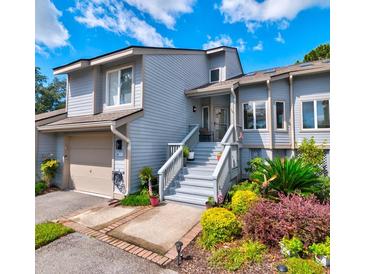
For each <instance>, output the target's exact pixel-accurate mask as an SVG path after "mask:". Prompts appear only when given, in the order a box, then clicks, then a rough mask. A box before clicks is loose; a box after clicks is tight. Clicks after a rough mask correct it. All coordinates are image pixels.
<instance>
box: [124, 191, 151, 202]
mask: <svg viewBox="0 0 365 274" xmlns="http://www.w3.org/2000/svg"><path fill="white" fill-rule="evenodd" d="M120 204H121V205H123V206H147V205H149V204H150V197H149V195H148V191H147V190H146V189H145V190H142V191H140V192H138V193H134V194H129V195H127V196H126V197H124V198H123V199H122V200H120Z"/></svg>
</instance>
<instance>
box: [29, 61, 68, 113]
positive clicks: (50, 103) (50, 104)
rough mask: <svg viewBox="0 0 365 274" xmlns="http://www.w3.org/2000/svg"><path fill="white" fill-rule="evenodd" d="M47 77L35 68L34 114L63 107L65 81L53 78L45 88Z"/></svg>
mask: <svg viewBox="0 0 365 274" xmlns="http://www.w3.org/2000/svg"><path fill="white" fill-rule="evenodd" d="M46 83H47V77H46V76H45V75H43V74H42V73H41V71H40V68H39V67H35V112H36V114H39V113H43V112H47V111H52V110H56V109H60V108H64V107H65V94H66V80H60V79H59V78H57V77H55V78H53V81H52V82H51V83H50V84H48V85H47V86H46Z"/></svg>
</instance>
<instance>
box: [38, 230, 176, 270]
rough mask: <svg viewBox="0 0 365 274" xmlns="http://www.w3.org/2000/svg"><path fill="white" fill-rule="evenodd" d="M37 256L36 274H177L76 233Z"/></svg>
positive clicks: (50, 245) (47, 246) (40, 250)
mask: <svg viewBox="0 0 365 274" xmlns="http://www.w3.org/2000/svg"><path fill="white" fill-rule="evenodd" d="M35 253H36V256H35V265H36V273H47V274H49V273H62V274H69V273H75V274H76V273H77V274H79V273H88V274H97V273H105V274H109V273H120V274H123V273H126V274H134V273H135V274H137V273H138V274H142V273H143V274H145V273H146V274H155V273H156V274H157V273H158V274H160V273H161V274H173V273H176V274H177V272H175V271H172V270H169V269H164V268H161V267H159V266H158V265H156V264H154V263H151V262H149V261H147V260H144V259H141V258H139V257H137V256H134V255H132V254H129V253H128V252H125V251H122V250H120V249H119V248H116V247H114V246H111V245H108V244H105V243H103V242H101V241H98V240H96V239H94V238H90V237H88V236H85V235H82V234H80V233H77V232H76V233H72V234H69V235H67V236H65V237H62V238H60V239H58V240H56V241H54V242H52V243H50V244H48V245H46V246H44V247H41V248H39V249H37V250H36V252H35Z"/></svg>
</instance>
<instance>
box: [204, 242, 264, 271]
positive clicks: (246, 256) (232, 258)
mask: <svg viewBox="0 0 365 274" xmlns="http://www.w3.org/2000/svg"><path fill="white" fill-rule="evenodd" d="M265 252H266V246H265V245H263V244H261V243H260V242H254V241H247V242H244V243H243V245H242V246H240V247H233V248H221V249H218V250H217V251H215V252H213V254H212V256H211V257H210V258H209V260H208V262H209V264H210V265H211V266H213V267H216V268H223V269H226V270H229V271H235V270H237V269H239V268H240V267H241V266H242V264H245V263H260V262H261V261H262V259H263V255H264V254H265Z"/></svg>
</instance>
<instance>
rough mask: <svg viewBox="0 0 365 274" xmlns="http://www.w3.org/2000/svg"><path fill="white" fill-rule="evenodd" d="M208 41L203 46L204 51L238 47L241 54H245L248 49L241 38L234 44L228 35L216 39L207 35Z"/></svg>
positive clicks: (221, 35)
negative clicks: (221, 47)
mask: <svg viewBox="0 0 365 274" xmlns="http://www.w3.org/2000/svg"><path fill="white" fill-rule="evenodd" d="M207 38H208V41H207V42H206V43H204V44H203V46H202V47H203V49H212V48H217V47H220V46H228V47H236V48H237V50H238V51H239V52H244V51H245V49H246V42H245V41H244V40H243V39H242V38H239V39H237V41H236V43H233V40H232V38H231V37H230V36H229V35H227V34H220V35H218V36H216V37H215V38H214V39H212V37H211V36H210V35H207Z"/></svg>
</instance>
